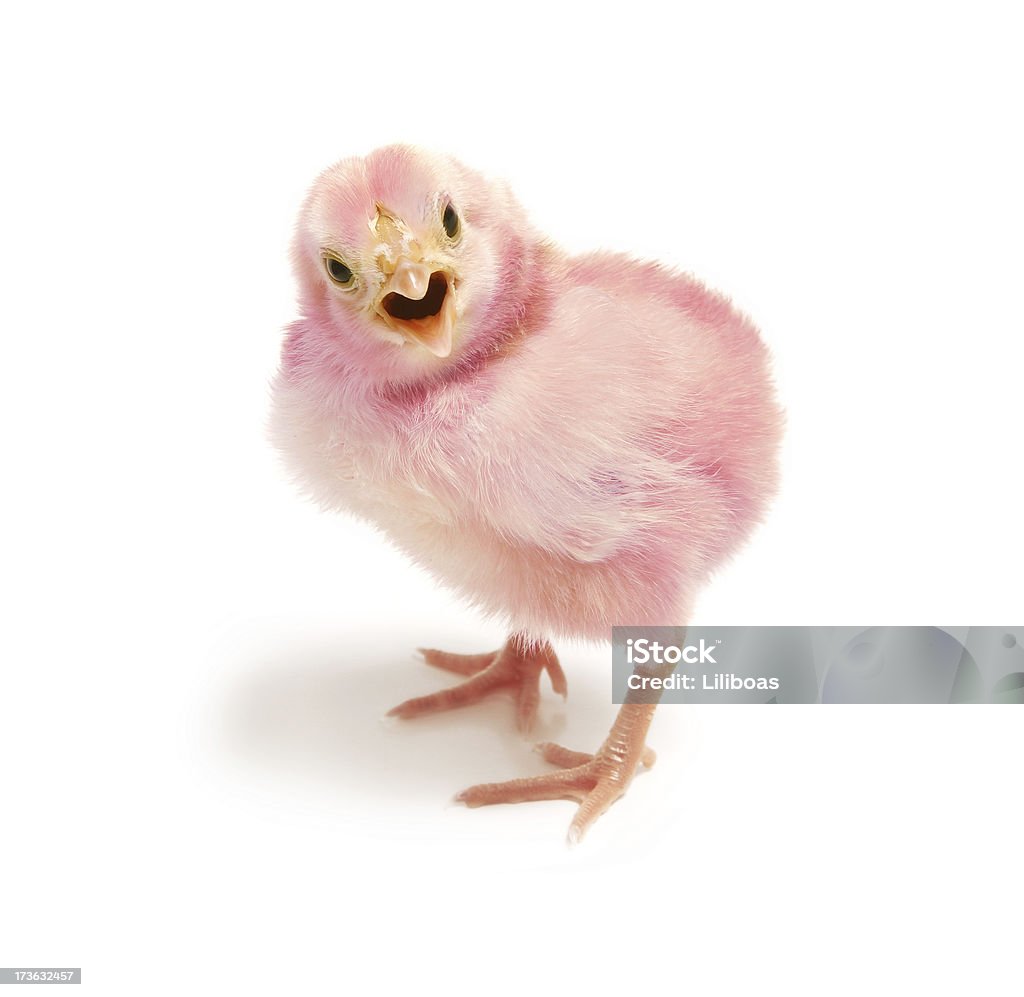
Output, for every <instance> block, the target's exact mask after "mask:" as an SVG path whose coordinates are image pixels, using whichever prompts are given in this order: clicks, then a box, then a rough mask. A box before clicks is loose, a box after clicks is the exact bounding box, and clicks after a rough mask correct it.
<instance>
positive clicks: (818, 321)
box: [0, 2, 1024, 995]
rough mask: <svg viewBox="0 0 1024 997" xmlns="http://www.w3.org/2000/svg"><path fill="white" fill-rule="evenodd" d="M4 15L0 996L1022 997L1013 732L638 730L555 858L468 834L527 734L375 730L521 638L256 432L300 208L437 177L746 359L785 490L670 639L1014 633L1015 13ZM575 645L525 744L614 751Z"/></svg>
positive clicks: (741, 718) (839, 716) (695, 9)
mask: <svg viewBox="0 0 1024 997" xmlns="http://www.w3.org/2000/svg"><path fill="white" fill-rule="evenodd" d="M12 9H13V8H12ZM16 10H17V12H16V13H11V12H8V14H7V16H6V18H5V24H4V29H3V35H4V38H3V41H2V43H0V45H2V47H3V52H2V58H0V82H2V87H3V94H4V96H3V105H4V106H3V134H4V153H3V157H2V160H0V171H2V174H3V182H2V185H0V197H2V198H3V213H2V220H3V226H2V232H0V240H2V273H3V286H4V292H3V301H2V307H3V315H2V334H3V348H2V354H0V378H2V385H0V405H2V410H3V423H2V424H3V427H4V488H3V493H2V502H3V505H4V510H3V517H2V527H3V533H4V535H3V555H2V556H3V585H4V594H3V608H4V613H3V615H4V624H3V630H2V636H0V641H2V645H0V669H2V673H0V697H2V699H0V707H2V716H0V767H2V780H3V781H2V795H0V839H2V850H0V965H5V966H18V965H20V966H82V967H83V969H84V976H85V980H86V983H85V984H84V987H85V988H86V989H88V990H90V991H91V992H93V993H96V994H102V995H107V994H111V995H120V994H137V993H152V994H162V993H186V992H188V993H204V994H205V993H210V994H214V993H301V994H332V993H335V994H336V993H365V992H369V993H378V992H397V991H398V990H399V989H400V988H405V987H408V988H415V991H416V992H426V993H434V992H437V993H460V994H461V993H476V992H479V991H482V990H483V991H488V990H495V991H497V992H499V993H504V992H522V991H524V990H526V989H527V988H529V989H530V990H531V991H539V992H541V993H573V992H580V991H583V992H593V991H595V990H596V991H597V992H599V993H604V992H612V991H613V990H618V991H620V992H630V993H632V992H636V993H676V992H683V993H692V994H711V993H724V994H732V993H737V994H739V993H750V992H765V991H769V992H771V991H773V990H775V989H777V988H778V989H779V990H784V991H785V992H787V993H811V994H821V993H828V994H839V993H863V992H870V993H885V994H889V993H893V994H895V993H905V992H919V993H920V992H929V993H968V992H971V993H985V994H1000V993H1012V992H1017V993H1019V978H1020V976H1019V974H1020V965H1019V952H1020V933H1019V932H1020V896H1021V889H1022V886H1024V873H1022V866H1021V862H1020V845H1021V833H1022V817H1021V808H1020V804H1019V799H1018V798H1019V784H1020V766H1021V757H1022V755H1021V749H1022V747H1024V736H1022V730H1024V724H1022V717H1024V714H1021V712H1020V710H1015V709H1013V708H1003V709H1000V708H967V707H964V708H937V707H933V708H926V707H921V708H913V709H911V708H896V707H893V708H879V709H869V708H866V707H863V708H857V707H851V708H846V709H844V708H830V709H822V708H812V707H795V708H785V707H784V708H781V709H777V710H765V709H753V708H736V707H733V708H726V707H720V708H701V709H685V708H680V707H665V708H664V709H663V710H662V711H661V713H660V715H659V716H658V718H657V719H656V721H655V725H654V727H653V729H652V733H651V743H652V744H653V745H654V746H655V747H656V748H657V749H658V751H659V754H660V760H659V763H658V766H657V767H656V768H655V769H654V771H653V772H651V773H649V774H646V775H644V776H643V777H641V778H638V779H637V781H636V782H635V784H634V786H633V788H632V790H631V792H630V794H629V796H628V797H627V798H626V799H625V800H623V801H622V802H621V803H619V804H618V805H616V806H615V807H614V808H613V810H612V811H611V812H610V813H609V814H608V815H607V816H606V817H605V818H603V819H602V820H601V821H600V822H599V823H598V825H597V826H596V827H595V829H594V831H593V832H592V834H591V835H590V837H589V838H588V839H587V840H586V841H585V842H584V844H583V845H581V846H580V847H578V848H576V849H571V850H570V849H568V848H567V847H566V846H565V844H564V833H565V830H566V828H567V826H568V822H569V819H570V816H571V813H572V806H571V804H569V803H561V802H552V803H540V804H532V805H526V806H520V807H514V808H512V807H503V808H493V809H485V810H477V811H469V810H466V809H464V808H462V807H458V806H455V805H452V804H451V803H449V802H448V801H449V800H450V798H451V796H452V794H453V793H454V792H455V791H457V790H459V789H461V788H463V787H464V786H466V785H468V784H471V783H473V782H478V781H487V780H494V779H502V778H508V777H512V776H516V775H521V774H526V773H533V772H539V771H542V770H543V764H542V762H541V761H540V760H539V759H538V758H537V757H536V756H535V755H532V754H531V753H530V750H529V745H528V744H526V743H524V742H522V741H520V740H519V739H518V737H517V736H516V735H515V734H514V732H513V730H512V722H511V718H512V713H511V706H510V705H509V703H508V702H506V701H503V700H500V699H498V700H495V701H494V702H489V703H487V704H485V705H482V706H480V707H478V708H475V709H470V710H466V711H462V712H460V713H458V714H454V715H449V716H442V717H436V718H431V719H428V720H424V721H422V722H419V723H416V724H410V725H399V726H386V725H384V724H382V723H381V722H380V717H381V716H382V715H383V714H384V712H385V711H386V709H387V708H388V707H389V706H391V705H393V704H394V703H396V702H397V701H399V700H401V699H403V698H405V697H407V696H410V695H414V694H418V693H422V692H426V691H430V690H433V689H436V688H440V687H441V686H442V685H443V684H445V683H446V682H447V681H448V677H447V676H445V675H444V674H442V673H439V672H433V671H432V670H431V669H429V668H427V667H426V666H424V665H422V664H419V663H417V662H416V660H415V659H414V656H413V654H412V649H413V648H414V647H415V646H417V645H420V644H427V645H434V646H441V647H446V648H448V649H451V650H485V649H488V648H491V647H495V646H497V645H498V643H499V642H500V640H501V639H502V637H503V634H501V633H500V632H498V631H497V630H496V629H495V627H494V626H493V625H491V624H488V623H486V622H485V621H482V620H480V619H478V618H477V617H475V616H474V615H473V614H472V613H471V612H470V611H468V610H467V609H466V608H465V607H463V606H461V605H459V604H458V603H457V602H456V601H455V600H453V599H451V598H449V597H448V595H447V594H446V593H444V592H441V591H438V590H437V589H436V588H435V587H434V585H433V584H432V583H431V582H430V580H429V579H428V578H426V577H425V576H424V575H422V574H419V573H417V572H415V571H413V570H411V569H410V568H409V567H408V566H406V565H405V563H404V562H403V560H402V559H401V558H400V557H399V556H398V555H397V554H395V553H394V552H392V551H391V550H390V549H389V548H387V547H386V546H385V544H384V543H383V541H382V540H381V539H380V538H378V537H377V536H376V535H374V534H373V533H372V532H370V531H368V530H367V529H365V528H363V527H361V526H358V525H355V524H352V523H350V522H346V521H344V520H343V519H341V518H331V517H328V516H325V515H322V514H320V513H318V512H317V511H316V510H315V509H313V508H311V507H308V506H306V505H304V504H303V503H302V502H301V500H300V499H299V498H298V497H297V496H296V495H295V494H294V492H293V490H292V488H291V487H290V486H289V484H288V483H287V482H286V481H285V480H284V478H283V476H282V474H281V473H280V471H279V469H278V466H277V463H276V458H275V456H274V455H273V453H272V452H271V451H270V449H269V447H268V445H267V444H266V442H265V440H264V437H263V423H264V419H265V414H266V406H267V383H268V380H269V378H270V377H271V375H272V373H273V370H274V366H275V361H276V353H277V349H278V345H279V340H280V333H281V329H282V327H283V326H284V325H285V324H286V323H287V322H288V321H289V320H290V319H291V318H293V317H294V314H295V312H294V300H293V288H292V284H291V276H290V273H289V271H288V263H287V256H286V253H287V243H288V239H289V235H290V230H291V225H292V221H293V218H294V216H295V212H296V210H297V208H298V205H299V202H300V200H301V197H302V195H303V193H304V191H305V189H306V187H307V185H308V183H309V182H310V181H311V180H312V178H313V176H314V175H315V174H316V173H317V172H318V171H319V170H320V169H321V168H323V167H324V166H326V165H327V164H329V163H330V162H332V161H333V160H335V159H337V158H340V157H341V156H344V155H349V154H353V153H363V152H366V151H369V150H370V149H372V148H373V147H374V146H376V145H379V144H382V143H384V142H388V141H395V140H402V141H409V142H414V143H419V144H423V145H427V146H430V147H434V148H438V149H444V150H449V151H451V152H454V153H455V154H457V155H459V156H461V157H462V158H463V159H465V160H466V161H467V162H470V163H472V164H473V165H475V166H477V167H480V168H482V169H484V170H486V171H489V172H492V173H496V174H498V175H501V176H504V177H506V178H508V179H509V180H510V181H511V182H512V184H513V186H514V187H515V189H516V190H517V191H518V193H519V196H520V198H521V200H522V201H523V202H524V204H526V205H527V206H528V208H529V209H530V211H531V213H532V216H533V217H534V219H535V220H536V222H537V223H538V225H539V226H540V227H541V228H542V229H543V230H544V231H546V232H548V233H550V234H551V235H552V236H554V237H555V238H557V239H558V240H559V241H561V242H562V243H563V244H564V245H565V246H566V247H568V248H569V249H572V250H583V249H587V248H595V247H607V248H613V249H620V250H625V251H629V252H632V253H634V254H636V255H639V256H643V257H653V258H658V259H662V260H664V261H666V262H669V263H672V264H674V265H677V266H679V267H681V268H683V269H687V270H692V271H694V272H696V273H697V274H698V275H700V276H702V277H703V278H705V279H706V280H708V281H709V282H710V283H712V284H713V285H715V286H717V287H720V288H722V289H723V290H725V291H727V292H728V293H730V294H731V295H732V296H733V297H734V300H735V301H736V302H737V304H739V305H740V306H741V307H742V308H744V309H745V310H747V311H748V312H749V313H750V314H752V315H753V316H754V317H755V319H756V320H757V322H758V323H759V324H760V326H761V328H762V329H763V332H764V336H765V339H766V340H767V342H768V343H769V344H770V346H771V349H772V351H773V353H774V355H775V358H776V366H777V373H778V383H779V390H780V394H781V397H782V399H783V402H784V404H785V406H786V408H787V411H788V418H789V431H788V436H787V440H786V450H785V469H784V471H785V473H784V488H783V492H782V495H781V496H780V498H779V501H778V503H777V505H776V507H775V509H774V511H773V513H772V515H771V518H770V521H769V522H768V523H767V525H766V526H765V527H764V528H762V529H761V531H760V532H759V533H758V535H757V537H756V538H755V540H754V542H753V543H751V544H750V546H749V547H748V548H747V549H746V550H745V551H744V553H743V554H742V555H741V556H740V557H739V558H738V559H737V560H736V561H735V562H734V563H733V564H731V565H730V566H729V567H728V568H727V569H726V570H724V571H723V572H722V573H721V574H720V575H719V576H718V578H717V579H716V581H715V583H714V584H713V585H712V586H711V587H709V588H708V589H707V591H706V593H705V595H704V597H703V600H702V601H701V603H700V606H699V610H698V617H697V622H704V623H807V624H811V623H814V624H824V623H834V624H856V623H864V624H892V623H906V624H966V623H970V624H1012V623H1015V622H1017V623H1019V622H1020V612H1021V595H1022V583H1021V569H1022V564H1024V561H1022V546H1021V541H1020V529H1019V520H1018V516H1017V510H1018V509H1019V506H1020V503H1021V496H1022V488H1021V484H1022V474H1021V456H1020V455H1021V446H1020V428H1021V410H1020V399H1021V391H1022V387H1024V363H1022V361H1024V349H1022V346H1021V342H1022V333H1024V322H1022V313H1024V307H1022V304H1021V298H1020V293H1019V288H1020V280H1021V272H1022V264H1024V259H1022V255H1024V254H1022V250H1021V238H1022V237H1021V232H1022V231H1024V211H1022V196H1021V182H1020V178H1021V176H1024V157H1022V154H1021V134H1022V133H1021V127H1020V125H1021V122H1020V95H1021V92H1022V84H1024V80H1022V72H1021V68H1020V66H1021V62H1020V49H1019V37H1020V35H1019V31H1018V30H1017V27H1016V25H1015V24H1014V23H1013V22H1012V17H1011V11H1012V10H1013V7H1012V5H1009V4H1007V5H1005V6H1004V7H1000V6H996V5H984V4H980V5H979V4H976V3H975V4H970V5H968V4H962V5H934V4H928V5H925V4H922V5H920V6H919V7H918V6H912V5H907V4H884V5H873V4H863V3H862V4H856V5H852V6H849V7H848V8H846V9H845V10H844V11H843V12H839V11H838V8H835V7H834V6H833V5H810V4H808V5H806V6H793V5H782V6H780V5H774V4H773V5H759V6H758V5H750V6H749V7H745V6H735V5H732V4H706V3H702V4H684V5H682V6H681V7H676V8H673V10H672V12H671V13H670V12H669V7H668V5H661V4H651V3H640V2H630V3H625V4H617V5H614V6H608V7H600V6H597V5H587V6H583V5H579V6H578V7H576V8H570V7H569V6H568V5H564V6H563V5H556V4H551V3H548V4H542V5H537V6H532V5H530V4H524V3H517V4H512V5H509V4H501V5H493V6H488V5H482V4H481V5H469V4H464V3H450V2H445V3H416V4H406V3H389V4H379V5H378V4H370V3H347V4H346V3H332V4H325V5H323V6H321V7H309V6H301V5H299V6H295V5H289V7H288V9H287V12H284V8H283V7H282V11H281V12H280V13H278V14H275V15H271V14H268V13H267V10H266V8H265V6H264V5H261V4H245V5H241V4H240V5H238V6H237V7H225V6H217V5H206V4H204V5H195V6H190V5H187V4H186V5H181V4H163V5H159V6H157V5H153V7H152V9H149V8H148V7H147V5H132V6H129V5H124V6H123V7H122V6H116V5H109V4H108V5H99V6H96V5H88V4H86V5H61V4H56V5H55V4H47V5H36V6H34V7H33V6H30V5H27V4H20V5H17V8H16ZM560 650H561V651H562V653H563V661H564V663H565V665H566V668H567V671H568V673H569V682H570V698H569V701H568V703H567V704H565V705H564V706H563V705H562V704H561V702H560V701H558V702H556V701H554V699H553V698H551V697H550V696H549V697H548V698H547V700H546V702H545V706H544V712H543V714H542V719H543V723H542V729H541V730H540V731H539V732H538V736H540V737H549V736H553V737H557V738H558V739H560V740H562V741H564V742H565V743H568V744H570V745H571V746H574V747H577V748H580V749H591V748H593V747H596V746H597V744H598V743H599V742H600V739H601V738H602V737H603V736H604V734H605V732H606V731H607V728H608V725H609V724H610V722H611V719H612V717H613V713H614V709H613V707H612V706H611V704H610V701H609V694H608V680H609V657H608V652H607V651H606V650H604V649H600V648H596V649H595V648H571V647H566V648H562V649H560ZM143 972H155V973H157V974H158V975H157V977H156V978H155V980H153V981H151V982H147V983H145V984H142V983H140V982H139V977H138V974H140V973H143ZM1015 988H1016V989H1015Z"/></svg>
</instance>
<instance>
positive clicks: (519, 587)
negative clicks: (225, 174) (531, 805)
mask: <svg viewBox="0 0 1024 997" xmlns="http://www.w3.org/2000/svg"><path fill="white" fill-rule="evenodd" d="M448 203H451V204H452V205H454V206H455V207H456V208H457V210H458V212H459V215H460V219H461V232H460V236H459V239H458V241H457V242H452V240H446V238H445V233H444V230H443V228H442V227H441V223H440V217H441V212H442V211H443V209H444V206H445V205H446V204H448ZM380 211H386V212H387V213H388V215H389V216H394V217H395V218H398V219H400V220H401V222H402V224H403V225H404V226H405V229H404V231H405V233H406V234H405V236H404V238H405V239H406V243H407V246H408V245H414V247H416V248H417V249H418V251H420V252H421V253H422V254H424V255H430V256H431V258H432V259H433V260H436V261H439V262H438V265H439V266H444V267H446V268H448V269H449V270H450V271H451V273H452V274H453V281H452V294H453V295H454V300H455V302H456V304H455V308H456V315H455V327H454V329H455V332H454V343H453V348H452V352H451V355H450V356H447V357H438V356H434V355H432V354H431V353H430V352H429V351H428V350H427V349H425V348H423V347H422V346H421V345H418V344H417V343H416V342H413V341H401V338H400V337H397V336H396V335H395V334H394V332H393V331H392V330H389V329H388V328H387V327H386V326H385V324H384V323H383V322H382V321H381V319H380V316H379V315H378V314H375V313H374V312H373V310H372V307H371V306H372V301H373V300H374V298H375V296H379V294H380V293H381V290H382V287H383V286H384V281H385V280H386V274H385V273H384V272H383V271H382V270H381V269H380V261H381V259H382V258H383V257H381V256H380V253H381V252H382V250H381V246H380V244H379V240H378V238H377V236H376V235H375V234H374V231H373V226H374V219H375V217H376V216H377V213H378V212H380ZM325 250H328V251H330V252H333V253H336V254H339V256H340V257H341V258H343V259H344V260H345V262H346V263H347V264H348V265H349V266H350V267H351V268H352V270H353V271H354V272H355V274H356V278H357V284H358V286H357V287H356V288H355V289H354V290H342V289H340V288H338V287H336V286H333V285H332V283H331V281H330V280H329V279H328V277H327V276H326V274H325V272H324V267H323V259H322V256H323V253H324V251H325ZM293 259H294V266H295V272H296V276H297V278H298V284H299V290H300V304H301V310H302V317H301V318H300V319H299V320H298V321H296V322H295V323H294V324H292V326H291V327H290V328H289V330H288V335H287V338H286V341H285V344H284V349H283V355H282V363H281V369H280V371H279V373H278V376H277V378H276V381H275V384H274V410H273V418H272V432H273V437H274V440H275V441H276V445H277V446H278V448H279V449H280V451H281V453H282V454H283V455H284V456H285V458H286V461H287V463H288V466H289V467H290V469H291V471H292V472H293V473H294V475H295V477H296V479H297V480H298V481H299V482H300V483H301V485H302V486H303V487H304V488H305V489H306V491H307V492H308V493H309V494H310V495H312V496H313V497H314V498H315V499H316V500H317V501H319V502H320V503H321V504H322V505H323V506H325V507H328V508H331V509H336V510H342V511H347V512H351V513H355V514H356V515H358V516H361V517H363V518H364V519H366V520H368V521H369V522H371V523H373V524H375V525H377V526H378V527H380V528H381V529H383V530H384V531H385V533H386V534H387V535H388V536H389V537H390V538H391V539H392V540H393V541H394V543H396V544H397V545H398V546H399V547H400V548H401V549H402V550H404V551H405V552H406V553H407V554H408V555H409V556H410V557H411V558H413V559H414V560H415V561H416V562H417V563H419V564H420V565H422V566H423V567H425V568H426V569H428V570H429V571H430V572H432V573H433V574H434V575H435V576H436V577H437V578H438V579H439V580H440V581H441V582H443V583H445V584H446V585H449V586H451V587H452V588H454V589H455V590H457V591H458V592H460V593H461V594H462V595H464V596H465V597H467V598H468V599H469V600H471V601H472V602H473V603H475V604H476V605H477V606H479V607H481V608H482V609H484V610H485V611H487V612H488V613H491V614H494V615H496V616H499V617H501V618H503V619H504V620H505V621H506V622H507V625H508V627H509V629H510V630H511V631H525V632H526V633H529V634H530V635H531V636H533V637H535V638H538V639H540V638H542V637H551V638H554V637H559V636H561V637H582V638H594V639H601V640H607V639H608V638H609V637H610V628H611V626H612V625H613V624H634V625H637V624H648V625H654V624H665V625H678V624H682V623H685V622H686V621H687V620H688V618H689V614H690V610H691V606H692V604H693V599H694V596H695V593H696V592H697V590H698V588H699V586H700V585H701V583H702V582H703V581H704V580H705V579H706V578H707V577H708V575H709V573H710V572H711V571H712V570H713V568H714V567H715V566H716V565H718V564H719V563H720V562H721V561H722V560H723V558H725V557H727V556H728V555H730V554H731V553H732V552H733V551H735V550H736V548H737V547H738V545H739V544H740V543H741V541H743V539H744V538H745V537H746V536H747V535H748V534H749V532H750V530H751V528H752V526H753V525H754V524H755V523H756V522H757V521H758V519H759V518H760V517H761V516H762V514H763V512H764V510H765V507H766V503H767V502H768V500H769V499H770V497H771V496H772V494H773V493H774V491H775V488H776V477H777V451H778V446H779V438H780V433H781V423H782V419H781V414H780V411H779V408H778V406H777V404H776V402H775V399H774V392H773V389H772V384H771V379H770V373H769V362H768V356H767V353H766V350H765V347H764V345H763V344H762V342H761V339H760V337H759V335H758V333H757V330H756V329H755V328H754V327H753V325H752V324H751V323H750V322H749V321H748V320H747V319H746V318H745V317H744V316H743V315H741V314H739V313H738V312H737V311H736V310H735V309H733V308H732V307H731V306H730V305H729V303H728V302H727V301H726V300H725V299H724V298H722V297H721V296H719V295H718V294H716V293H714V292H712V291H710V290H708V289H707V288H705V287H704V286H703V285H702V284H700V283H698V282H697V281H696V280H694V279H693V278H691V277H689V276H685V275H681V274H678V273H674V272H672V271H670V270H667V269H665V268H663V267H661V266H659V265H656V264H652V263H640V262H636V261H634V260H632V259H629V258H627V257H625V256H621V255H614V254H610V253H603V252H602V253H594V254H589V255H586V256H580V257H568V256H567V255H565V254H564V253H563V252H561V251H560V250H559V249H558V248H556V247H555V246H554V245H552V244H551V243H549V242H548V241H547V240H545V239H544V238H543V237H542V236H541V235H540V234H539V233H537V232H536V231H535V230H534V228H533V227H532V226H531V224H530V223H529V221H528V220H527V218H526V216H525V214H524V213H523V211H522V209H521V208H520V207H519V205H518V204H517V203H516V201H515V199H514V198H513V197H512V195H511V193H510V192H509V191H508V189H507V188H506V187H504V186H503V185H499V184H495V183H492V182H489V181H488V180H486V179H484V178H483V177H482V176H480V175H479V174H477V173H475V172H473V171H471V170H469V169H467V168H466V167H464V166H462V165H461V164H459V163H457V162H455V161H454V160H451V159H448V158H445V157H437V156H428V155H426V154H424V153H422V152H419V151H418V150H415V149H411V148H409V147H405V146H391V147H387V148H384V149H379V150H377V151H376V152H374V153H372V154H371V155H369V156H367V157H366V158H362V159H357V158H353V159H347V160H344V161H342V162H341V163H339V164H337V165H336V166H334V167H332V168H331V169H329V170H327V171H326V172H325V173H324V174H323V175H322V176H321V177H320V178H319V179H318V180H317V182H316V183H315V185H314V187H313V189H312V190H311V192H310V194H309V197H308V198H307V200H306V203H305V205H304V207H303V209H302V213H301V216H300V220H299V224H298V227H297V231H296V237H295V242H294V250H293Z"/></svg>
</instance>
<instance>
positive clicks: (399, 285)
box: [375, 258, 455, 358]
mask: <svg viewBox="0 0 1024 997" xmlns="http://www.w3.org/2000/svg"><path fill="white" fill-rule="evenodd" d="M451 285H452V281H451V278H450V276H449V275H448V274H447V273H446V272H445V271H443V270H434V269H433V268H432V267H431V266H429V265H428V264H426V263H424V262H422V261H415V260H409V259H404V258H403V259H401V260H399V262H398V265H397V266H396V267H395V269H394V272H393V273H392V274H391V277H390V278H389V279H388V281H387V283H386V284H385V286H384V288H383V290H382V291H381V294H380V297H379V298H378V300H377V304H376V306H375V307H376V311H377V314H378V315H380V316H381V318H383V319H384V321H385V322H387V324H388V325H389V326H390V327H391V328H392V329H394V330H395V331H396V332H399V333H401V334H402V335H403V336H405V338H406V339H407V340H409V341H411V342H414V343H419V344H420V346H422V347H423V348H424V349H426V350H429V351H430V352H431V353H433V354H434V356H435V357H440V358H444V357H447V356H449V355H450V354H451V352H452V329H453V327H454V324H455V295H454V289H453V287H452V286H451Z"/></svg>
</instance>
